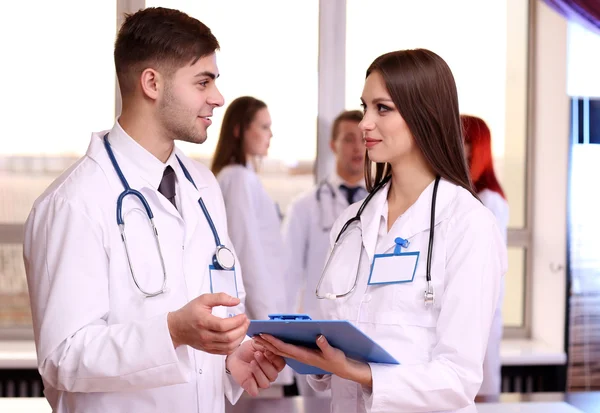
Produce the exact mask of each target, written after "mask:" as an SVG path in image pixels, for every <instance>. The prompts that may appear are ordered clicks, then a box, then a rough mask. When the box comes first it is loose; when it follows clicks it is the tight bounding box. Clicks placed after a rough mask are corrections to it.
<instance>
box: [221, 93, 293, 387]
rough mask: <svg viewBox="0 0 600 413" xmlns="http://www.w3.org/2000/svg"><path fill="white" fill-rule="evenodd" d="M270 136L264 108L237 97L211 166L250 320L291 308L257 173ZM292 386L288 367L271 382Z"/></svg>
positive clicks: (275, 218)
mask: <svg viewBox="0 0 600 413" xmlns="http://www.w3.org/2000/svg"><path fill="white" fill-rule="evenodd" d="M272 137H273V134H272V132H271V116H270V114H269V110H268V108H267V105H266V104H265V103H264V102H263V101H261V100H258V99H256V98H254V97H251V96H242V97H239V98H237V99H235V100H234V101H233V102H231V104H230V105H229V107H228V108H227V110H226V111H225V115H224V117H223V124H222V126H221V133H220V135H219V141H218V143H217V148H216V150H215V154H214V157H213V162H212V167H211V169H212V172H213V173H214V174H215V175H216V176H217V180H218V181H219V185H220V187H221V191H222V192H223V199H224V201H225V209H226V211H227V226H228V228H229V234H230V237H231V242H232V244H233V247H234V248H235V250H236V252H237V255H238V257H239V261H240V265H241V266H242V268H243V270H244V287H245V289H246V314H247V315H248V317H249V318H250V319H254V320H261V319H268V318H269V314H276V313H284V312H286V311H288V306H289V305H290V304H289V303H288V300H286V294H287V293H286V288H285V286H286V284H287V283H286V282H285V279H284V278H283V277H285V275H286V263H287V256H286V250H285V246H284V243H283V236H282V234H281V216H280V213H279V208H278V206H277V204H275V202H274V201H273V200H272V199H271V197H269V195H268V194H267V191H266V190H265V188H264V187H263V185H262V183H261V182H260V179H259V177H258V175H257V173H256V170H257V168H258V166H259V162H260V160H261V158H262V157H264V156H267V153H268V151H269V142H270V141H271V138H272ZM292 383H293V372H292V370H291V369H289V368H286V369H284V370H283V371H282V372H281V373H280V374H279V376H278V379H277V381H276V382H275V384H276V385H288V384H292ZM280 390H282V389H280Z"/></svg>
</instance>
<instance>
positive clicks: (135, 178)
mask: <svg viewBox="0 0 600 413" xmlns="http://www.w3.org/2000/svg"><path fill="white" fill-rule="evenodd" d="M107 132H108V131H105V132H101V133H99V134H94V135H92V140H91V142H90V146H89V147H88V150H87V153H86V155H87V156H88V157H90V158H91V159H93V160H94V161H95V162H97V163H98V164H99V165H100V166H101V167H102V168H103V170H104V171H105V173H106V176H107V178H108V179H109V181H110V184H111V186H113V187H114V189H115V194H116V196H118V194H120V193H121V192H123V191H124V189H125V188H124V186H123V184H122V182H121V181H120V179H119V177H118V175H117V172H116V171H115V168H114V166H113V165H112V163H111V161H110V158H109V156H108V153H107V151H106V147H105V146H104V135H105V134H106V133H107ZM109 141H110V137H109ZM112 150H113V153H114V155H115V159H116V160H117V163H118V165H119V168H120V169H121V172H122V173H123V176H124V177H125V179H126V181H127V183H128V185H129V187H130V188H131V189H135V190H137V191H139V192H140V193H141V194H142V195H143V196H144V197H145V198H146V201H147V202H148V204H149V206H150V209H151V211H152V213H153V215H154V216H156V214H157V213H163V212H166V213H168V214H170V215H171V216H173V217H174V218H176V219H179V220H181V217H180V216H179V214H178V213H177V210H176V209H175V208H174V207H173V205H172V204H171V203H170V202H169V200H168V199H166V198H165V197H164V196H162V195H161V194H160V193H159V192H158V191H157V190H156V189H155V188H153V187H152V185H151V184H150V183H149V182H148V181H147V180H146V179H144V178H143V177H142V176H141V174H140V172H139V170H138V169H137V168H136V167H135V166H134V165H133V164H131V162H128V161H127V158H126V157H125V156H123V155H122V154H121V153H120V152H118V151H116V150H115V149H114V148H112ZM177 178H178V179H179V176H178V177H177ZM116 201H117V200H116V198H115V205H116ZM128 205H129V208H130V207H131V205H136V207H139V208H143V205H142V203H141V202H140V201H138V200H137V198H136V197H135V196H127V197H125V200H124V201H123V215H125V213H126V208H128ZM115 208H116V207H115ZM157 208H161V211H157V210H156V209H157Z"/></svg>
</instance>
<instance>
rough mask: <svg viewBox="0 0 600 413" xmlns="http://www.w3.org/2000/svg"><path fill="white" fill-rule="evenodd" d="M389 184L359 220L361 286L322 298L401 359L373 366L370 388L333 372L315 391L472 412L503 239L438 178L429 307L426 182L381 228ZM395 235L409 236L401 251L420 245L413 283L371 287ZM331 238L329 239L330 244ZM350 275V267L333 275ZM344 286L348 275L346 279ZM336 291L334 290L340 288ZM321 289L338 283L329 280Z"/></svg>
mask: <svg viewBox="0 0 600 413" xmlns="http://www.w3.org/2000/svg"><path fill="white" fill-rule="evenodd" d="M388 188H389V185H386V186H385V187H384V188H383V189H382V190H380V191H379V192H378V193H377V194H375V195H374V197H373V198H372V200H371V202H370V203H369V205H368V206H367V207H366V208H365V210H364V212H363V214H362V216H361V218H360V222H361V226H362V230H363V234H362V240H363V242H362V253H361V254H362V264H361V268H360V270H359V278H358V287H357V289H356V290H355V292H354V293H352V294H351V295H350V296H348V297H346V298H342V299H338V300H335V301H330V300H321V301H320V304H321V311H322V312H323V314H324V315H325V316H326V318H328V319H340V320H350V321H352V322H354V323H356V325H357V326H358V327H359V328H360V329H361V330H362V331H363V332H364V333H365V334H367V335H368V336H370V337H371V338H372V339H373V340H375V341H376V342H378V343H379V344H380V345H382V346H383V347H384V348H385V349H386V350H387V351H388V352H390V353H391V354H392V355H393V356H394V357H395V358H396V359H397V360H398V361H399V362H400V363H401V364H400V365H382V364H370V367H371V371H372V376H373V387H372V391H369V389H363V388H362V387H361V386H360V385H359V384H356V383H354V382H351V381H346V380H343V379H341V378H339V377H337V376H331V375H326V376H324V377H322V378H320V379H319V378H318V377H317V376H311V377H310V379H309V382H310V383H311V385H312V386H313V387H314V388H315V389H316V390H320V389H327V388H331V390H332V397H333V399H332V411H333V412H343V413H355V412H372V413H375V412H377V413H381V412H434V411H436V412H437V411H457V412H458V411H459V412H461V413H466V412H476V411H477V410H476V407H475V405H474V402H473V400H474V398H475V395H476V394H477V391H478V390H479V387H480V385H481V381H482V365H483V359H484V355H485V351H486V347H487V340H488V337H489V332H490V326H491V323H492V318H493V314H494V309H495V308H496V302H497V300H498V295H499V291H500V279H501V277H502V275H503V274H504V273H505V271H506V246H505V244H504V240H503V239H502V236H501V235H500V232H499V231H498V228H497V225H496V222H495V219H494V217H493V216H492V214H491V213H490V212H489V211H488V210H487V209H486V208H485V207H484V206H483V205H482V204H481V203H480V202H478V201H477V200H476V199H475V198H474V197H473V196H472V195H471V194H470V193H469V192H468V191H466V190H465V189H463V188H460V187H458V186H456V185H454V184H452V183H449V182H447V181H445V180H441V182H440V184H439V188H438V194H437V206H436V218H435V223H436V224H435V225H436V226H435V240H434V245H433V251H432V254H433V255H432V269H431V276H432V284H433V287H434V292H435V304H434V306H433V308H426V307H425V304H424V300H423V293H424V291H425V289H426V278H425V269H426V262H427V246H428V241H429V225H430V224H429V222H430V207H431V195H432V191H433V183H432V184H431V185H429V186H428V187H427V189H426V190H424V191H423V193H422V194H421V196H420V197H419V198H418V200H417V201H416V202H415V204H414V205H412V206H411V207H410V208H409V209H408V210H407V211H406V212H405V213H404V214H403V215H402V216H401V217H400V218H399V219H398V220H397V221H396V222H395V224H394V225H393V227H392V229H391V231H390V232H389V233H387V227H385V228H384V229H383V230H382V229H381V226H382V225H386V224H385V222H384V221H383V220H382V216H383V217H385V219H387V192H388ZM358 207H359V204H354V205H352V206H351V207H350V208H348V209H347V210H346V211H345V212H344V213H343V214H342V216H340V218H339V219H338V220H337V221H336V223H335V225H334V227H333V229H332V232H331V240H332V241H333V240H334V239H335V237H336V236H337V234H338V232H339V230H340V229H341V227H342V225H343V224H344V223H345V222H346V221H347V220H348V219H349V218H351V217H353V216H354V215H355V214H356V211H357V209H358ZM396 237H402V238H406V239H408V240H409V241H410V245H409V247H408V248H407V249H406V250H405V249H403V252H404V251H419V252H420V258H419V261H418V265H417V269H416V273H415V276H414V281H413V282H411V283H402V284H389V285H380V286H368V285H367V279H368V276H369V271H370V265H371V262H372V260H373V256H374V254H382V253H390V252H392V251H393V249H394V246H395V243H394V239H395V238H396ZM332 244H333V242H332ZM349 259H351V257H348V260H349ZM337 277H349V278H350V277H354V274H336V280H337V282H339V278H337ZM348 285H351V281H348ZM338 289H339V288H338ZM323 291H324V292H328V291H336V288H335V287H334V286H333V285H332V278H328V279H327V280H325V281H324V282H323Z"/></svg>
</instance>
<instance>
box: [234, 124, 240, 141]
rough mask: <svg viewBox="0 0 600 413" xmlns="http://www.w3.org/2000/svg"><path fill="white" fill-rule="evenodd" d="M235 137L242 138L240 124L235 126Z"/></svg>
mask: <svg viewBox="0 0 600 413" xmlns="http://www.w3.org/2000/svg"><path fill="white" fill-rule="evenodd" d="M233 137H234V138H236V139H239V138H240V125H235V126H234V127H233Z"/></svg>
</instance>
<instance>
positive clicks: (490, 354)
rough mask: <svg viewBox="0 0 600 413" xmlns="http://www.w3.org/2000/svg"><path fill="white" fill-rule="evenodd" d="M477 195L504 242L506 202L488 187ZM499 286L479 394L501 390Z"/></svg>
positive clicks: (506, 230) (490, 393)
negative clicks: (491, 216) (496, 225)
mask: <svg viewBox="0 0 600 413" xmlns="http://www.w3.org/2000/svg"><path fill="white" fill-rule="evenodd" d="M477 195H478V196H479V199H481V202H482V203H483V205H485V206H486V207H487V208H488V209H489V210H490V211H492V213H493V214H494V216H495V217H496V222H497V224H498V228H499V229H500V233H501V234H502V236H503V237H504V242H505V243H506V241H507V232H508V218H509V208H508V202H506V200H505V199H504V198H502V196H501V195H500V194H499V193H497V192H494V191H490V190H489V189H484V190H483V191H481V192H480V193H478V194H477ZM500 286H501V289H500V298H499V299H498V305H497V307H496V312H495V313H494V320H493V321H492V328H491V331H490V339H489V342H488V349H487V352H486V354H485V361H484V363H483V382H482V383H481V388H480V389H479V393H478V394H479V395H481V396H498V395H499V394H500V392H501V390H502V373H501V371H502V359H501V356H500V345H501V343H502V331H503V328H504V327H503V325H502V324H503V323H502V302H503V299H504V287H505V286H504V279H503V280H502V282H501V284H500Z"/></svg>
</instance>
